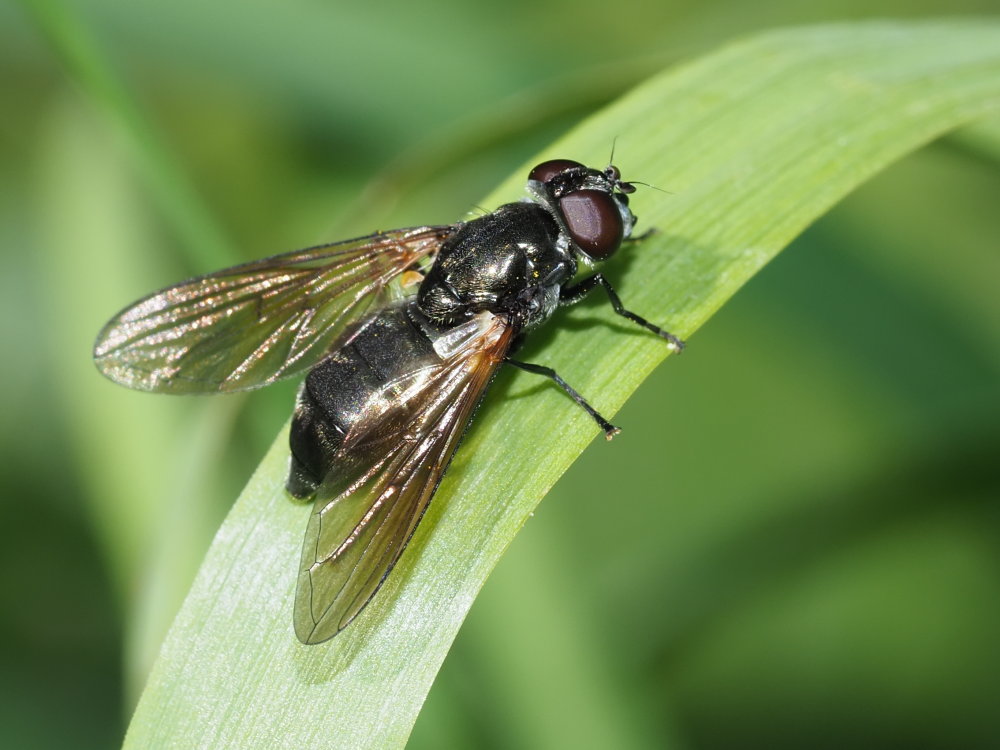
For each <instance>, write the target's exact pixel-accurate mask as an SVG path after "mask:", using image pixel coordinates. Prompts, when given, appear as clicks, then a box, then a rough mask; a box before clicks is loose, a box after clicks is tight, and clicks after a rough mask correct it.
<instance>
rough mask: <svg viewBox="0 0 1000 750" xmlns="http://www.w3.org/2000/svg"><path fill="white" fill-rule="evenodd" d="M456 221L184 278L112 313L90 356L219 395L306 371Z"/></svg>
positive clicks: (117, 376)
mask: <svg viewBox="0 0 1000 750" xmlns="http://www.w3.org/2000/svg"><path fill="white" fill-rule="evenodd" d="M454 231H455V227H454V226H428V227H416V228H413V229H399V230H395V231H392V232H384V233H379V234H374V235H371V236H369V237H361V238H358V239H354V240H348V241H346V242H338V243H335V244H332V245H321V246H319V247H313V248H309V249H307V250H299V251H296V252H292V253H286V254H284V255H276V256H274V257H271V258H266V259H264V260H260V261H255V262H252V263H246V264H243V265H239V266H234V267H233V268H227V269H225V270H222V271H217V272H216V273H211V274H208V275H207V276H200V277H198V278H195V279H190V280H188V281H183V282H181V283H180V284H177V285H175V286H171V287H167V288H166V289H162V290H160V291H159V292H156V293H154V294H151V295H150V296H148V297H146V298H144V299H142V300H139V301H138V302H137V303H135V304H134V305H132V306H130V307H127V308H125V309H124V310H122V311H121V312H120V313H118V314H117V315H116V316H115V317H114V318H112V319H111V321H109V322H108V324H107V325H106V326H105V327H104V329H103V330H102V331H101V332H100V334H99V335H98V337H97V342H96V344H95V345H94V361H95V362H96V363H97V367H98V369H99V370H100V371H101V372H102V373H103V374H104V375H106V376H107V377H109V378H111V380H114V381H116V382H118V383H121V384H122V385H125V386H128V387H130V388H137V389H139V390H145V391H159V392H161V393H216V392H220V391H242V390H248V389H251V388H258V387H260V386H262V385H267V384H268V383H272V382H274V381H275V380H278V379H280V378H284V377H288V376H290V375H295V374H297V373H300V372H302V371H303V370H305V369H308V368H309V367H310V366H311V365H313V364H315V363H316V362H317V361H318V360H319V359H320V358H322V356H323V355H324V354H325V353H326V351H327V349H328V348H329V346H330V344H331V343H332V342H333V341H335V340H336V339H337V337H338V336H340V335H341V334H342V333H343V331H344V329H345V328H346V327H347V326H348V325H349V324H350V323H351V322H352V321H354V320H356V319H357V318H359V317H360V316H362V315H363V314H364V313H365V312H366V311H367V310H368V309H369V308H370V307H371V306H372V304H373V302H375V301H376V300H378V299H379V298H380V297H381V296H383V293H384V292H385V291H386V288H387V285H388V284H389V283H390V282H391V281H392V280H393V279H394V278H395V277H396V276H398V275H399V274H400V273H401V272H402V271H404V270H405V269H407V268H408V267H410V266H412V265H413V264H414V263H417V262H418V261H420V260H421V259H423V258H425V257H427V256H428V255H431V254H433V253H434V252H435V251H437V249H438V248H439V247H440V246H441V243H442V242H443V241H444V239H445V238H447V237H448V236H449V235H450V234H451V233H452V232H454Z"/></svg>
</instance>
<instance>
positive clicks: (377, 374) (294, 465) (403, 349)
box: [287, 301, 439, 498]
mask: <svg viewBox="0 0 1000 750" xmlns="http://www.w3.org/2000/svg"><path fill="white" fill-rule="evenodd" d="M418 320H423V318H422V316H421V315H420V313H419V312H418V311H417V310H416V308H415V303H414V302H413V301H410V302H408V303H404V304H401V305H397V306H394V307H389V308H386V309H384V310H380V311H379V312H378V313H376V314H375V315H373V316H372V317H371V318H369V319H368V320H367V321H366V322H365V323H364V325H363V326H362V327H361V329H360V330H358V331H357V333H355V334H354V335H353V336H352V337H351V338H350V339H349V343H347V344H346V345H344V346H342V347H340V348H339V349H335V350H333V351H332V352H331V353H330V355H329V356H328V357H327V358H326V359H324V360H323V361H321V362H320V363H319V364H317V365H316V366H315V367H313V369H312V370H310V371H309V374H308V375H307V376H306V380H305V382H304V383H303V384H302V388H301V389H300V390H299V397H298V403H297V405H296V408H295V417H294V418H293V420H292V429H291V434H290V436H289V442H290V443H291V449H292V459H291V466H290V469H289V474H288V481H287V487H288V491H289V492H290V493H291V494H293V495H295V496H296V497H299V498H304V497H308V496H309V495H311V494H313V492H315V491H316V488H317V486H318V485H319V484H320V482H322V481H323V479H324V477H326V475H327V473H328V472H329V471H330V469H331V468H332V466H331V462H332V459H333V456H334V454H335V453H336V451H337V449H338V448H339V447H340V445H341V443H342V442H343V439H344V436H345V435H346V434H347V433H348V431H349V430H350V429H351V427H353V426H354V425H355V423H356V422H357V421H358V419H359V418H360V417H361V416H362V415H366V414H367V415H370V414H371V410H372V409H373V408H378V405H377V404H374V403H373V401H375V400H381V401H384V400H386V399H389V400H391V399H392V398H393V395H394V394H393V390H392V388H391V385H390V384H392V383H394V382H396V381H398V380H400V379H401V378H402V377H403V376H404V375H406V374H408V373H412V372H413V371H414V370H415V369H418V368H420V367H422V366H424V365H431V364H434V363H436V362H438V361H439V358H438V355H437V353H436V352H435V351H434V346H433V343H432V342H431V339H430V338H429V337H428V332H427V331H426V330H425V328H424V327H423V325H426V323H423V324H422V323H418V322H417V321H418ZM387 386H390V387H388V388H387Z"/></svg>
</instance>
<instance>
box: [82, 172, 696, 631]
mask: <svg viewBox="0 0 1000 750" xmlns="http://www.w3.org/2000/svg"><path fill="white" fill-rule="evenodd" d="M634 190H635V187H634V186H633V185H632V183H629V182H625V181H623V180H622V179H621V173H620V172H619V170H618V168H617V167H615V166H613V165H612V166H608V167H607V168H606V169H604V170H597V169H591V168H588V167H586V166H584V165H583V164H580V163H579V162H575V161H570V160H567V159H556V160H551V161H546V162H543V163H541V164H539V165H538V166H536V167H535V168H534V169H532V170H531V173H530V174H529V176H528V192H529V194H530V196H531V197H530V199H527V200H524V201H521V202H518V203H508V204H506V205H503V206H500V207H499V208H498V209H496V210H495V211H493V212H492V213H489V214H486V215H485V216H481V217H479V218H476V219H473V220H471V221H467V222H458V223H455V224H451V225H446V226H424V227H415V228H410V229H397V230H393V231H389V232H378V233H376V234H373V235H370V236H367V237H361V238H358V239H354V240H347V241H346V242H338V243H334V244H331V245H321V246H318V247H313V248H309V249H307V250H301V251H297V252H292V253H286V254H283V255H276V256H273V257H271V258H266V259H264V260H260V261H255V262H252V263H246V264H243V265H239V266H235V267H233V268H228V269H225V270H222V271H217V272H215V273H211V274H208V275H206V276H200V277H197V278H194V279H190V280H188V281H184V282H181V283H180V284H176V285H174V286H171V287H167V288H166V289H162V290H160V291H159V292H156V293H154V294H152V295H150V296H148V297H145V298H143V299H141V300H139V301H138V302H136V303H135V304H133V305H131V306H130V307H127V308H125V309H124V310H122V311H121V312H120V313H118V314H117V315H116V316H115V317H114V318H112V319H111V321H110V322H108V324H107V325H106V326H105V327H104V329H103V330H102V331H101V332H100V334H99V335H98V337H97V342H96V344H95V346H94V361H95V362H96V363H97V367H98V369H99V370H100V371H101V372H102V373H103V374H104V375H106V376H107V377H108V378H110V379H111V380H114V381H115V382H117V383H120V384H122V385H125V386H128V387H130V388H136V389H139V390H146V391H156V392H159V393H219V392H230V391H244V390H249V389H253V388H259V387H261V386H264V385H267V384H269V383H272V382H274V381H276V380H278V379H280V378H285V377H291V376H294V375H299V374H301V373H303V372H306V373H307V374H306V377H305V381H304V382H303V384H302V386H301V388H300V390H299V394H298V398H297V403H296V407H295V416H294V418H293V420H292V427H291V435H290V446H291V459H290V467H289V473H288V481H287V487H288V491H289V492H290V493H291V494H292V495H293V496H295V497H297V498H301V499H305V498H310V497H314V498H315V504H314V510H313V513H312V515H311V516H310V518H309V524H308V527H307V529H306V535H305V542H304V543H303V548H302V561H301V565H300V568H299V576H298V588H297V593H296V599H295V614H294V623H295V633H296V635H297V636H298V637H299V639H300V640H301V641H302V642H303V643H320V642H322V641H325V640H327V639H328V638H331V637H333V636H334V635H336V634H337V633H339V632H340V631H341V630H343V629H344V628H345V627H346V626H347V624H348V623H350V622H351V620H353V619H354V618H355V617H356V616H357V615H358V613H359V612H361V610H362V609H364V607H365V605H366V604H367V603H368V602H369V601H371V599H372V597H373V596H374V595H375V593H376V592H377V591H378V589H379V587H381V585H382V583H383V582H384V581H385V579H386V577H387V576H388V575H389V573H390V572H391V571H392V569H393V567H394V566H395V565H396V562H397V561H398V560H399V558H400V556H401V555H402V554H403V550H404V549H405V548H406V545H407V543H408V542H409V540H410V538H411V537H412V535H413V532H414V530H415V529H416V527H417V524H418V523H419V522H420V519H421V517H422V516H423V514H424V511H425V510H426V509H427V505H428V503H430V501H431V498H432V497H433V496H434V492H435V491H436V489H437V486H438V484H439V482H440V481H441V478H442V476H443V475H444V472H445V470H446V469H447V468H448V464H449V463H450V462H451V459H452V456H453V455H454V454H455V450H456V448H457V447H458V444H459V442H460V441H461V439H462V436H463V434H464V433H465V430H466V428H467V427H468V425H469V423H470V421H471V419H472V416H473V414H474V413H475V411H476V408H477V406H478V405H479V403H480V401H481V400H482V397H483V394H484V393H485V392H486V389H487V387H488V386H489V384H490V382H491V381H492V379H493V377H494V375H495V374H496V372H497V370H498V369H499V367H500V366H501V365H502V364H509V365H512V366H514V367H518V368H520V369H522V370H527V371H528V372H533V373H536V374H539V375H543V376H545V377H547V378H550V379H551V380H553V381H554V382H555V383H556V384H557V385H558V386H559V387H560V388H562V389H563V390H564V391H565V392H566V393H567V394H568V395H569V396H570V397H571V398H572V399H573V400H574V401H575V402H576V403H577V404H579V405H580V406H581V407H582V408H583V409H585V410H586V411H587V413H588V414H590V416H591V417H592V418H593V419H594V421H595V422H597V424H598V425H599V426H600V428H601V430H602V431H603V432H604V434H605V436H606V437H608V438H609V439H610V438H611V437H613V436H614V435H615V434H616V433H617V432H618V428H616V427H615V426H614V425H612V424H611V423H610V422H609V421H608V420H606V419H605V418H604V417H602V416H601V415H600V414H599V413H598V412H597V411H596V410H595V409H594V408H593V407H592V406H591V405H590V404H589V403H587V401H586V400H585V399H584V398H583V397H582V396H581V395H580V394H579V393H577V392H576V391H575V390H573V388H571V387H570V386H569V384H568V383H566V381H564V380H563V379H562V378H561V377H559V375H558V374H557V373H556V372H555V371H554V370H552V369H550V368H548V367H543V366H541V365H537V364H531V363H528V362H522V361H519V360H516V359H514V358H513V357H512V354H513V353H514V352H515V351H516V349H517V347H518V346H519V344H520V342H521V341H522V339H523V338H524V336H525V334H526V333H527V332H529V331H530V330H531V329H533V328H535V327H536V326H538V325H540V324H541V323H543V322H545V321H546V320H548V318H549V317H550V316H551V315H552V313H553V312H554V311H555V309H556V308H557V307H558V306H559V305H563V304H570V303H573V302H576V301H577V300H579V299H581V298H582V297H583V296H584V295H586V294H587V293H589V292H590V291H592V290H594V289H596V288H597V287H600V288H602V289H603V290H604V292H605V294H606V295H607V297H608V300H609V301H610V303H611V306H612V307H613V308H614V311H615V312H616V313H617V314H619V315H621V316H623V317H625V318H628V319H629V320H631V321H632V322H634V323H637V324H638V325H640V326H642V327H643V328H646V329H647V330H649V331H651V332H652V333H655V334H656V335H658V336H660V337H662V338H663V339H665V340H666V341H667V343H668V345H669V346H671V347H672V348H674V349H675V350H678V351H679V350H680V349H681V348H683V342H682V341H681V340H680V339H678V338H677V337H676V336H674V335H672V334H670V333H668V332H666V331H664V330H663V329H661V328H659V327H657V326H655V325H653V324H652V323H650V322H649V321H647V320H645V319H644V318H641V317H639V316H638V315H636V314H635V313H633V312H630V311H629V310H626V309H625V308H624V306H623V305H622V303H621V301H620V300H619V298H618V295H617V294H616V293H615V291H614V289H613V288H612V286H611V284H610V283H609V282H608V280H607V279H606V278H605V277H604V276H603V275H602V274H601V273H599V272H595V271H594V267H595V265H596V264H597V263H600V262H602V261H604V260H607V259H608V258H609V257H611V256H612V255H613V254H614V253H615V252H616V251H617V250H618V248H619V247H621V245H622V243H623V242H624V241H626V240H627V239H629V238H630V237H631V236H632V229H633V227H634V225H635V221H636V218H635V215H634V214H633V213H632V212H631V210H630V209H629V206H628V196H629V194H630V193H632V192H633V191H634ZM581 270H582V271H583V272H584V273H583V274H580V273H578V272H580V271H581ZM581 275H582V279H581V280H577V279H578V277H579V276H581Z"/></svg>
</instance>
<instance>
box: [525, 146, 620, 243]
mask: <svg viewBox="0 0 1000 750" xmlns="http://www.w3.org/2000/svg"><path fill="white" fill-rule="evenodd" d="M529 180H531V181H533V182H535V183H536V184H535V186H534V187H535V191H536V194H538V195H540V196H541V198H542V199H543V200H546V201H547V202H549V203H550V205H551V207H552V208H554V209H555V212H556V214H557V215H558V217H559V218H560V219H561V220H562V222H563V224H564V226H565V228H566V232H567V233H568V234H569V236H570V238H571V239H572V240H573V243H574V245H575V246H576V248H577V249H578V250H579V251H580V253H581V254H582V255H583V258H584V260H585V261H591V262H601V261H604V260H607V259H608V258H610V257H611V256H612V255H614V253H615V252H616V251H617V250H618V248H619V247H621V244H622V240H624V239H625V238H626V237H628V236H629V235H630V234H631V233H632V226H633V225H634V224H635V215H634V214H633V213H632V212H631V211H630V210H629V207H628V194H629V193H633V192H635V186H634V185H632V184H631V183H629V182H623V181H622V179H621V172H619V171H618V167H616V166H614V165H610V166H608V167H607V168H606V169H605V170H604V171H598V170H596V169H590V168H589V167H586V166H584V165H583V164H580V163H579V162H575V161H570V160H569V159H553V160H551V161H546V162H542V163H541V164H539V165H538V166H536V167H535V168H534V169H532V170H531V173H530V174H529Z"/></svg>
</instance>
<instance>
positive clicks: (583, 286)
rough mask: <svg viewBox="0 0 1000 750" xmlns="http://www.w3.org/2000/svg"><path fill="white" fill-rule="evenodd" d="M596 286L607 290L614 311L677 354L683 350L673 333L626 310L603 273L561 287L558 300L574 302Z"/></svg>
mask: <svg viewBox="0 0 1000 750" xmlns="http://www.w3.org/2000/svg"><path fill="white" fill-rule="evenodd" d="M596 286H601V287H604V291H605V292H607V294H608V299H609V300H610V301H611V307H612V308H614V311H615V312H616V313H618V314H619V315H621V316H622V317H623V318H628V319H629V320H631V321H632V322H633V323H638V324H639V325H641V326H642V327H643V328H645V329H646V330H647V331H652V332H653V333H655V334H656V335H657V336H659V337H660V338H662V339H665V340H666V342H667V345H668V346H669V347H670V348H671V349H673V350H674V351H675V352H677V353H678V354H679V353H680V352H682V351H683V350H684V342H683V341H682V340H681V339H679V338H677V337H676V336H674V334H672V333H670V332H668V331H664V330H663V329H662V328H660V327H659V326H656V325H653V324H652V323H650V322H649V321H648V320H646V319H645V318H643V317H640V316H638V315H636V314H635V313H634V312H631V311H629V310H626V309H625V306H624V305H622V301H621V300H620V299H619V298H618V294H617V293H616V292H615V290H614V289H613V288H612V286H611V282H610V281H608V280H607V279H606V278H604V274H601V273H595V274H594V275H593V276H588V277H587V278H585V279H584V280H583V281H581V282H579V283H578V284H574V285H573V286H568V287H563V289H562V290H561V291H560V292H559V301H560V302H562V303H564V304H573V303H574V302H578V301H580V300H581V299H583V298H584V297H585V296H586V295H587V294H588V293H589V292H590V291H592V290H593V289H594V287H596Z"/></svg>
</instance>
